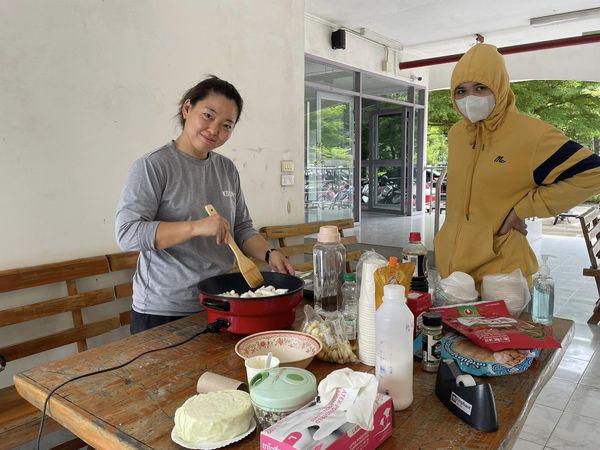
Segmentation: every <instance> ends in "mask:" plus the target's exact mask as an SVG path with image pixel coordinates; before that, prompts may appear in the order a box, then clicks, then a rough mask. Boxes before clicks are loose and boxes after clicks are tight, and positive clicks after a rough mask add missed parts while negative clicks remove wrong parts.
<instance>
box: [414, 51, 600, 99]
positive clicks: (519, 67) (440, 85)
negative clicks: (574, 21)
mask: <svg viewBox="0 0 600 450" xmlns="http://www.w3.org/2000/svg"><path fill="white" fill-rule="evenodd" d="M490 43H491V44H493V43H492V42H490ZM411 59H412V58H411ZM504 59H505V61H506V68H507V70H508V74H509V75H510V79H511V81H522V80H580V81H600V65H599V64H598V61H599V60H600V44H586V45H577V46H572V47H560V48H554V49H549V50H540V51H536V52H526V53H516V54H512V55H505V56H504ZM407 60H408V58H407ZM455 65H456V63H452V64H440V65H437V66H429V89H431V90H435V89H447V88H448V87H450V77H451V76H452V71H453V70H454V66H455Z"/></svg>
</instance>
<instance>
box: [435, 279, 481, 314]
mask: <svg viewBox="0 0 600 450" xmlns="http://www.w3.org/2000/svg"><path fill="white" fill-rule="evenodd" d="M478 298H479V293H478V292H477V290H476V289H475V280H473V277H471V275H469V274H467V273H464V272H452V273H451V274H450V275H449V276H448V277H447V278H444V279H440V280H438V281H437V283H436V287H435V290H434V302H433V305H434V306H445V305H456V304H460V303H471V302H475V301H477V299H478Z"/></svg>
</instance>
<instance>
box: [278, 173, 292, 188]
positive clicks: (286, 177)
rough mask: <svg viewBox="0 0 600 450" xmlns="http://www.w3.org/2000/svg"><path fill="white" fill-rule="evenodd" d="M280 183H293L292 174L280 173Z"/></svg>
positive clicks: (284, 184) (286, 184)
mask: <svg viewBox="0 0 600 450" xmlns="http://www.w3.org/2000/svg"><path fill="white" fill-rule="evenodd" d="M281 185H282V186H293V185H294V175H290V174H285V173H282V174H281Z"/></svg>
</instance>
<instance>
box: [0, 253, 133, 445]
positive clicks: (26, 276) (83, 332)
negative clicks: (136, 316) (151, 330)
mask: <svg viewBox="0 0 600 450" xmlns="http://www.w3.org/2000/svg"><path fill="white" fill-rule="evenodd" d="M136 261H137V253H135V252H129V253H119V254H114V255H102V256H96V257H92V258H83V259H76V260H72V261H64V262H59V263H54V264H45V265H41V266H34V267H27V268H22V269H12V270H4V271H0V294H1V293H8V292H13V291H19V290H21V289H27V288H32V287H40V286H45V285H54V284H56V283H66V289H67V294H68V295H67V296H66V297H61V298H56V299H51V300H43V301H38V302H32V303H30V304H27V305H23V306H17V307H13V308H8V309H0V327H5V326H10V325H15V324H19V323H23V322H28V321H31V320H34V319H40V318H44V317H48V318H50V317H52V316H56V315H59V314H63V313H65V312H66V313H70V314H71V318H72V322H73V326H72V327H71V328H68V329H66V330H64V331H60V332H55V333H52V334H50V335H48V336H43V337H38V338H35V339H28V340H27V339H26V340H24V341H22V342H19V343H16V344H11V345H3V344H1V343H0V355H2V356H4V358H5V359H6V361H7V363H8V364H10V362H11V361H15V360H17V359H21V358H25V357H27V356H30V355H34V354H38V353H42V352H44V351H47V350H51V349H55V348H59V347H62V346H64V345H67V344H73V343H76V344H77V350H78V351H79V352H82V351H85V350H87V348H88V342H87V340H88V339H90V338H92V337H95V336H99V335H101V334H103V333H107V332H109V331H112V330H115V329H117V328H120V327H121V326H123V325H127V324H129V322H130V317H129V316H130V311H129V310H128V311H125V312H122V313H120V314H119V315H118V316H117V317H111V318H109V319H105V320H100V321H97V322H93V323H84V320H83V314H82V309H84V308H87V307H90V306H94V305H100V304H103V303H108V302H111V301H114V300H116V299H120V298H126V297H130V296H131V292H132V287H131V282H129V283H123V284H118V285H113V286H110V287H106V288H102V289H96V290H92V291H87V292H79V290H78V288H77V280H78V279H82V278H85V277H91V276H100V275H105V274H108V273H110V272H116V271H121V270H125V269H131V268H134V267H135V264H136ZM1 301H2V296H1V295H0V307H1ZM40 416H41V414H40V411H39V410H38V409H37V408H35V407H34V406H33V405H31V404H30V403H28V402H27V401H26V400H24V399H22V398H21V397H20V396H19V395H18V394H17V391H16V390H15V388H14V386H10V387H7V388H4V389H0V448H14V447H18V446H21V445H24V444H26V443H28V442H31V441H32V440H34V439H35V438H36V435H37V428H38V426H39V420H40ZM58 428H60V425H59V424H58V423H56V422H55V421H53V420H52V419H50V418H47V420H46V421H45V424H44V432H45V434H47V433H50V432H52V431H55V430H57V429H58ZM85 445H86V444H85V442H83V441H82V440H80V439H74V440H71V441H69V442H66V443H64V444H62V445H60V446H58V447H55V448H60V449H71V448H80V447H82V446H85Z"/></svg>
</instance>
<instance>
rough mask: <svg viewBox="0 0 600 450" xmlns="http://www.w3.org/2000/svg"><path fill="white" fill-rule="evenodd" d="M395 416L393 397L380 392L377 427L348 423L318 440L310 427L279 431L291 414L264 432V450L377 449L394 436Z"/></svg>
mask: <svg viewBox="0 0 600 450" xmlns="http://www.w3.org/2000/svg"><path fill="white" fill-rule="evenodd" d="M393 416H394V407H393V405H392V399H391V397H389V396H387V395H382V394H377V398H376V400H375V416H374V418H373V430H371V431H367V430H364V429H362V428H361V427H359V426H358V425H355V424H352V423H346V424H344V425H342V426H341V427H339V428H338V429H337V430H335V431H334V432H333V433H331V434H330V435H329V436H327V437H326V438H324V439H321V440H320V441H318V442H316V441H314V440H313V438H312V435H313V433H314V430H310V429H308V428H304V429H295V430H293V431H290V432H287V433H286V435H285V436H282V435H281V433H280V432H279V433H278V430H280V429H281V428H283V427H285V423H286V421H287V420H289V419H288V418H289V416H288V417H284V418H283V419H281V420H280V421H279V422H277V423H276V424H274V425H273V426H271V427H269V428H267V429H266V430H263V431H262V432H261V433H260V449H261V450H298V449H311V450H313V449H318V450H324V449H327V450H347V449H349V448H352V449H353V450H363V449H364V450H375V449H377V447H379V446H380V445H381V444H382V443H383V442H384V441H385V440H386V439H387V438H389V437H390V436H391V435H392V431H393V428H392V418H393Z"/></svg>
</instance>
